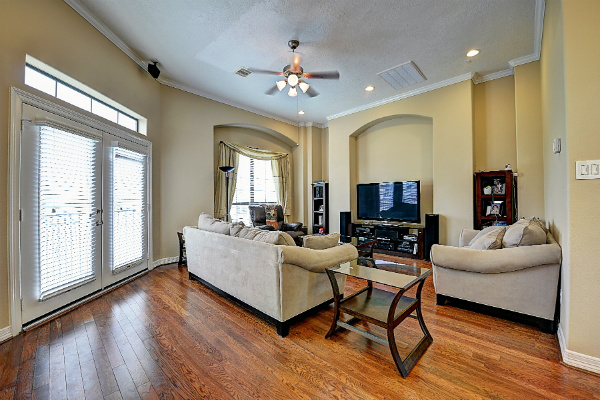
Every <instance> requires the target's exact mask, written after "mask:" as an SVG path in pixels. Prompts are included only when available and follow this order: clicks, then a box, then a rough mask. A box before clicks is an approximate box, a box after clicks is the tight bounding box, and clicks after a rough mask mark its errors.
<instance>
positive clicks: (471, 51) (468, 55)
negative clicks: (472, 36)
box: [467, 49, 479, 57]
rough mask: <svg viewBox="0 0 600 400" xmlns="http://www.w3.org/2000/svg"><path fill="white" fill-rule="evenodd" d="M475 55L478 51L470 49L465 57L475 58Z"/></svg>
mask: <svg viewBox="0 0 600 400" xmlns="http://www.w3.org/2000/svg"><path fill="white" fill-rule="evenodd" d="M477 54H479V50H477V49H472V50H469V51H468V53H467V57H475V56H476V55H477Z"/></svg>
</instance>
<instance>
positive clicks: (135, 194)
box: [111, 147, 146, 272]
mask: <svg viewBox="0 0 600 400" xmlns="http://www.w3.org/2000/svg"><path fill="white" fill-rule="evenodd" d="M112 168H113V170H112V190H111V213H112V218H111V221H112V223H111V225H112V226H111V227H112V230H111V235H112V240H111V242H112V249H111V250H112V269H113V272H119V271H120V270H122V269H123V268H127V267H129V266H132V265H134V264H136V263H139V262H140V261H141V260H142V259H143V258H144V256H145V250H146V246H145V244H146V156H145V155H143V154H140V153H137V152H134V151H130V150H126V149H123V148H118V147H117V148H113V159H112Z"/></svg>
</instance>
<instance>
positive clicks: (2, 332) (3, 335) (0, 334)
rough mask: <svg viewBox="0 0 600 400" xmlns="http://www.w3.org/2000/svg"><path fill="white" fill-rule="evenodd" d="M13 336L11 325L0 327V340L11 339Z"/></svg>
mask: <svg viewBox="0 0 600 400" xmlns="http://www.w3.org/2000/svg"><path fill="white" fill-rule="evenodd" d="M12 337H13V335H12V329H11V327H10V326H7V327H6V328H2V329H0V342H4V341H5V340H8V339H11V338H12Z"/></svg>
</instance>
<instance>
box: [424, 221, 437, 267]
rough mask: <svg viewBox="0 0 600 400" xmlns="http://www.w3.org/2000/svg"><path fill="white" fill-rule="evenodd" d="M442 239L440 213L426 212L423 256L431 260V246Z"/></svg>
mask: <svg viewBox="0 0 600 400" xmlns="http://www.w3.org/2000/svg"><path fill="white" fill-rule="evenodd" d="M439 241H440V215H439V214H425V231H424V232H423V246H424V249H423V257H424V258H425V260H427V261H431V257H430V252H431V246H433V245H434V244H438V243H439Z"/></svg>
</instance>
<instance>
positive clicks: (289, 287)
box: [183, 222, 357, 336]
mask: <svg viewBox="0 0 600 400" xmlns="http://www.w3.org/2000/svg"><path fill="white" fill-rule="evenodd" d="M223 224H225V223H224V222H219V223H215V225H218V227H215V228H211V227H207V226H206V224H201V223H200V222H199V225H205V226H202V227H201V228H200V229H199V228H198V227H191V226H187V227H185V228H184V230H183V234H184V237H185V242H186V251H187V260H188V271H189V274H190V279H194V280H198V281H200V282H201V283H203V284H205V285H206V286H208V287H210V288H211V289H213V290H215V291H217V292H218V293H220V294H222V295H224V296H225V297H228V298H230V299H231V300H233V301H235V302H237V303H238V304H240V305H242V306H243V307H245V308H247V309H249V310H250V311H252V312H253V313H255V314H256V315H258V316H260V317H262V318H264V319H265V320H267V321H268V322H270V323H273V324H274V325H275V326H276V327H277V333H278V334H279V335H280V336H286V335H287V334H288V332H289V327H290V325H291V324H293V323H295V322H297V321H299V320H300V319H302V318H303V317H305V316H306V315H308V313H309V312H311V311H314V310H315V309H317V308H318V307H320V306H322V305H324V304H327V303H329V302H331V301H332V299H333V291H332V289H331V284H330V282H329V279H328V278H327V274H326V273H325V268H327V267H330V266H333V265H337V264H340V263H343V262H346V261H350V260H352V259H355V258H356V257H357V251H356V248H355V247H354V246H352V245H349V244H348V245H341V246H337V245H336V246H334V247H331V248H328V249H325V250H313V249H309V248H303V247H296V246H295V245H294V244H293V240H291V238H289V240H291V245H278V244H272V243H265V242H262V241H260V240H268V239H265V236H264V235H267V236H268V235H276V236H275V237H276V238H279V239H276V240H275V241H279V240H280V239H281V238H283V239H285V240H288V238H286V237H285V236H283V235H286V234H285V233H280V232H269V231H261V232H263V233H259V236H261V235H262V236H263V238H262V239H260V238H259V239H258V240H250V239H244V238H241V237H235V236H231V235H230V234H229V233H226V229H224V228H225V225H223ZM227 225H228V226H230V227H231V225H230V224H227ZM253 229H254V228H248V229H245V230H248V231H250V233H252V234H254V232H253V231H251V230H253ZM218 231H220V232H221V233H217V232H218ZM230 232H233V229H231V231H230ZM236 234H237V233H236ZM277 235H281V236H277ZM286 236H287V235H286ZM246 237H249V236H248V235H246ZM271 238H273V236H271ZM336 278H337V279H338V284H339V286H340V288H344V286H345V277H344V276H341V275H340V274H338V275H337V276H336Z"/></svg>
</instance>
